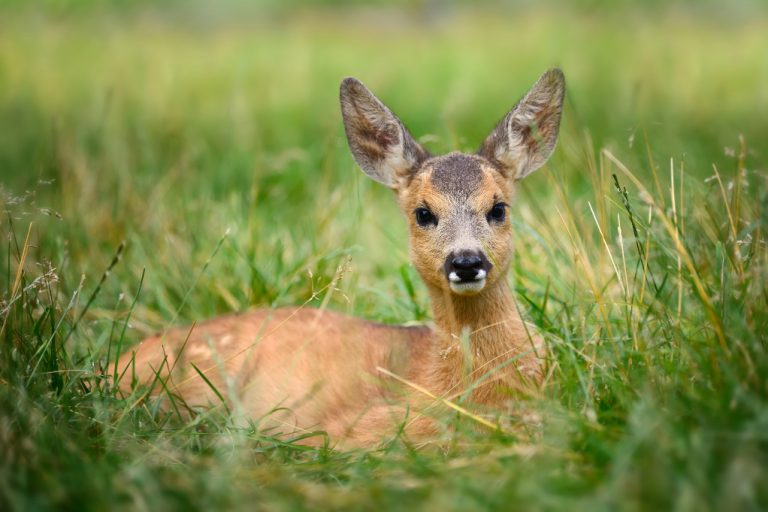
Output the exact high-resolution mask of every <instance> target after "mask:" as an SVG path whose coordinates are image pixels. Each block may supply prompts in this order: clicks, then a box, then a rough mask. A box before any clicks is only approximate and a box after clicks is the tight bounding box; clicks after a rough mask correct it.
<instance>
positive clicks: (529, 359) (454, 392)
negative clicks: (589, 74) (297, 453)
mask: <svg viewBox="0 0 768 512" xmlns="http://www.w3.org/2000/svg"><path fill="white" fill-rule="evenodd" d="M564 90H565V80H564V77H563V74H562V72H561V71H560V70H559V69H552V70H549V71H547V72H546V73H545V74H544V75H542V76H541V78H539V80H538V81H537V82H536V84H535V85H534V86H533V87H532V88H531V90H530V91H529V92H528V93H527V94H526V95H525V96H524V97H523V98H522V99H521V100H520V101H519V102H518V103H517V104H516V105H515V106H514V107H513V108H512V110H511V111H510V112H509V113H508V114H507V115H506V116H505V117H504V118H503V119H502V121H501V122H500V123H499V124H498V125H497V126H496V128H495V129H494V130H493V131H492V132H491V134H490V135H489V136H488V137H487V138H486V139H485V141H484V142H483V144H482V146H481V148H480V149H479V151H478V152H477V153H476V154H463V153H459V152H453V153H450V154H447V155H444V156H436V157H433V156H431V155H430V154H429V153H427V151H425V150H424V149H423V148H422V147H421V146H420V145H419V144H418V143H417V142H416V141H415V140H414V139H413V137H412V136H411V135H410V134H409V133H408V131H407V130H406V128H405V126H404V125H403V123H402V122H401V121H400V120H399V119H398V118H397V117H396V116H395V115H394V114H393V113H392V112H391V111H390V110H389V109H388V108H387V107H386V106H384V104H383V103H381V102H380V101H379V100H378V99H377V98H376V97H375V96H374V95H373V94H372V93H371V92H370V91H369V90H368V89H366V87H365V86H364V85H363V84H362V83H360V82H359V81H357V80H356V79H354V78H347V79H345V80H344V81H343V82H342V84H341V95H340V96H341V112H342V116H343V119H344V128H345V130H346V135H347V139H348V141H349V147H350V149H351V151H352V154H353V155H354V158H355V160H356V162H357V164H358V165H359V166H360V167H361V168H362V170H363V171H364V172H365V174H367V175H368V176H369V177H371V178H373V179H374V180H376V181H378V182H380V183H382V184H384V185H386V186H387V187H389V188H391V189H392V190H394V192H395V194H396V196H397V200H398V202H399V206H400V208H401V209H402V211H403V213H404V214H405V216H406V218H407V219H408V226H409V231H410V247H411V257H412V260H413V264H414V265H415V267H416V269H417V271H418V272H419V274H420V275H421V277H422V279H423V280H424V282H425V283H426V287H427V289H428V291H429V296H430V299H431V301H432V306H433V314H434V315H433V318H434V327H433V328H430V327H426V326H422V327H398V326H390V325H382V324H378V323H375V322H370V321H366V320H362V319H359V318H354V317H350V316H346V315H343V314H340V313H335V312H332V311H326V310H317V309H310V308H281V309H276V310H256V311H252V312H248V313H242V314H233V315H228V316H223V317H219V318H215V319H212V320H208V321H206V322H203V323H200V324H197V325H196V326H194V327H193V328H191V329H190V328H175V329H171V330H169V331H167V332H165V333H164V334H162V335H158V336H154V337H151V338H148V339H146V340H144V341H143V342H142V343H141V344H140V345H139V346H138V347H137V348H135V349H134V350H132V351H129V352H127V353H126V354H124V355H123V356H122V357H121V358H120V360H119V362H118V366H117V367H118V368H119V372H120V379H119V380H120V389H121V392H123V393H128V392H130V391H131V390H132V389H133V387H134V385H135V384H136V383H137V382H139V383H143V384H149V383H150V382H151V381H153V379H156V378H160V379H163V380H164V381H165V386H164V387H165V388H167V390H168V391H170V392H171V393H172V394H174V395H176V396H178V397H180V398H182V399H183V401H184V402H185V403H186V404H188V405H189V406H210V405H212V404H217V403H220V402H221V399H222V396H220V395H223V396H226V399H227V400H228V402H229V403H230V405H231V406H232V407H233V408H234V409H235V411H238V412H239V414H242V415H243V416H245V417H247V418H250V419H252V420H254V421H257V422H259V426H260V427H265V426H267V427H269V428H274V429H277V430H279V432H281V433H282V434H296V433H301V432H309V431H317V430H322V431H325V432H327V433H328V435H329V436H330V437H331V438H332V439H334V440H336V441H339V442H344V443H346V444H351V445H357V446H360V445H368V446H370V445H373V444H375V443H376V442H377V441H379V440H381V439H382V438H383V436H384V435H386V434H387V433H394V432H396V431H397V429H399V428H401V426H402V425H405V427H404V433H405V435H406V436H410V437H413V438H420V439H424V438H428V437H429V436H430V435H433V434H434V433H435V429H436V424H435V422H434V421H433V420H432V419H430V418H428V417H427V416H425V415H419V414H418V412H415V411H417V410H418V406H419V405H425V404H426V403H427V402H428V401H429V400H425V393H424V391H427V392H429V393H431V394H432V395H434V396H439V397H445V398H448V399H450V398H455V397H456V396H460V395H462V394H466V395H467V398H468V399H469V400H470V401H471V402H472V403H474V404H478V405H480V406H482V405H485V406H490V407H496V408H498V407H499V406H502V405H503V404H504V403H505V402H506V401H508V400H510V399H511V398H512V397H513V396H514V395H515V393H519V392H521V391H522V392H525V391H526V390H531V388H532V386H536V385H537V384H539V383H540V381H541V380H542V376H543V368H544V362H543V355H544V346H543V344H542V343H541V340H540V339H539V338H538V337H537V336H536V335H533V334H532V333H530V332H529V330H528V329H527V328H526V326H525V325H524V323H523V320H522V319H521V318H520V315H519V314H518V312H517V309H516V307H515V304H514V299H513V298H512V295H511V292H510V290H509V288H508V285H507V282H506V279H505V275H506V272H507V269H508V267H509V263H510V260H511V258H512V243H511V236H510V235H511V233H510V230H511V226H510V221H509V219H508V206H509V203H511V202H512V192H513V188H514V185H515V182H516V181H517V180H520V179H522V178H524V177H525V176H527V175H528V174H530V173H531V172H533V171H535V170H536V169H538V168H539V167H541V166H542V165H543V164H544V162H545V161H546V160H547V158H549V155H550V154H551V153H552V151H553V149H554V146H555V142H556V139H557V134H558V129H559V125H560V115H561V110H562V103H563V94H564ZM382 369H383V371H382ZM489 373H490V377H489V375H488V374H489ZM201 374H203V375H205V378H202V377H201ZM393 375H395V376H399V377H400V378H401V380H400V381H399V382H396V381H395V379H392V376H393ZM481 376H482V377H483V378H482V379H480V377H481ZM115 378H117V377H115ZM478 379H479V381H478ZM404 381H405V384H408V385H402V383H403V382H404ZM160 388H161V386H157V385H156V386H154V389H155V392H159V389H160ZM214 388H216V390H214ZM416 389H418V391H416ZM218 390H220V391H218ZM408 414H410V415H411V416H410V417H408ZM305 441H306V440H305ZM309 442H312V441H311V440H310V441H309Z"/></svg>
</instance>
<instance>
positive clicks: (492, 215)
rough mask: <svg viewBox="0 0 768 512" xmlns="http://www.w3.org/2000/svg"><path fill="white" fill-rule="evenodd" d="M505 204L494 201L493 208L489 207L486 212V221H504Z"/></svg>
mask: <svg viewBox="0 0 768 512" xmlns="http://www.w3.org/2000/svg"><path fill="white" fill-rule="evenodd" d="M506 206H507V205H506V204H504V203H496V204H495V205H493V208H491V211H489V212H488V222H491V221H496V222H504V217H505V216H506V213H507V210H506Z"/></svg>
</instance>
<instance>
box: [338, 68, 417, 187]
mask: <svg viewBox="0 0 768 512" xmlns="http://www.w3.org/2000/svg"><path fill="white" fill-rule="evenodd" d="M340 100H341V115H342V117H343V118H344V130H345V131H346V133H347V141H348V142H349V149H350V150H351V151H352V156H354V157H355V161H356V162H357V165H359V166H360V168H361V169H362V170H363V172H365V174H367V175H368V176H370V177H371V178H373V179H374V180H376V181H378V182H379V183H383V184H384V185H386V186H388V187H390V188H398V185H399V183H400V182H401V181H402V180H403V179H406V178H408V176H410V175H411V174H412V173H414V172H415V171H416V170H417V169H418V168H419V166H420V165H421V163H422V162H423V161H424V160H426V159H427V158H428V157H429V154H428V153H427V152H426V151H425V150H424V149H423V148H422V147H421V146H420V145H419V144H418V142H416V141H415V140H414V139H413V137H411V134H410V133H408V130H406V128H405V126H403V123H402V122H400V120H399V119H398V118H397V116H395V115H394V114H393V113H392V112H391V111H390V110H389V109H388V108H387V107H386V106H384V104H383V103H382V102H381V101H379V99H378V98H377V97H376V96H374V95H373V94H372V93H371V91H369V90H368V89H367V88H366V87H365V86H364V85H363V84H362V83H360V81H358V80H357V79H355V78H345V79H344V81H343V82H341V93H340Z"/></svg>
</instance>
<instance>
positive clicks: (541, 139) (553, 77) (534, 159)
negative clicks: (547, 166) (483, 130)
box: [478, 68, 565, 180]
mask: <svg viewBox="0 0 768 512" xmlns="http://www.w3.org/2000/svg"><path fill="white" fill-rule="evenodd" d="M564 93H565V77H564V76H563V72H562V71H560V70H559V69H556V68H555V69H550V70H549V71H547V72H546V73H544V74H543V75H542V76H541V78H539V80H538V81H537V82H536V84H535V85H534V86H533V87H531V90H530V91H528V94H526V95H525V96H524V97H523V99H521V100H520V101H519V102H518V103H517V105H515V106H514V107H513V108H512V110H510V111H509V113H508V114H507V115H506V116H505V117H504V119H502V120H501V122H500V123H499V124H498V125H497V126H496V128H495V129H494V130H493V132H491V134H490V135H489V136H488V138H486V139H485V142H483V145H482V147H481V148H480V151H478V154H479V155H481V156H483V157H485V158H487V159H489V160H492V161H495V162H496V163H498V164H499V165H500V167H501V168H502V170H503V171H504V172H505V173H506V174H507V175H508V176H509V177H510V178H511V179H513V180H520V179H522V178H524V177H526V176H527V175H529V174H531V173H532V172H533V171H535V170H536V169H538V168H539V167H541V166H542V165H544V162H546V161H547V159H548V158H549V155H551V154H552V150H553V149H555V142H557V132H558V130H559V128H560V114H561V112H562V110H563V95H564Z"/></svg>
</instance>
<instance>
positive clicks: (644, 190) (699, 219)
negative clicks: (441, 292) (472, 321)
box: [0, 2, 768, 510]
mask: <svg viewBox="0 0 768 512" xmlns="http://www.w3.org/2000/svg"><path fill="white" fill-rule="evenodd" d="M94 4H95V5H97V6H98V8H94V9H88V8H83V9H82V10H74V11H69V10H68V9H66V7H65V6H66V5H67V3H66V2H63V3H60V4H59V3H56V2H49V3H48V9H47V10H46V11H43V10H40V9H32V8H29V7H23V6H21V5H20V4H17V3H13V2H11V3H9V4H8V6H6V7H4V8H2V9H0V186H1V187H2V189H1V190H0V192H1V193H0V203H2V211H3V215H2V218H1V219H0V232H1V233H2V235H3V243H4V250H3V255H2V258H0V294H1V295H0V299H1V300H2V302H0V325H2V327H1V328H0V329H1V330H0V508H2V509H8V508H12V509H22V510H31V509H52V508H58V509H62V508H63V509H75V508H77V509H83V508H85V509H102V510H103V509H105V508H129V509H147V510H158V509H165V508H169V509H189V508H192V509H209V508H211V507H216V508H237V509H248V510H251V509H254V508H258V509H261V508H264V509H270V510H283V509H297V508H312V509H335V508H345V509H346V508H361V509H371V510H382V509H398V510H400V509H404V508H408V507H419V508H425V509H427V508H428V509H438V510H439V509H457V510H458V509H461V510H465V509H503V510H506V509H518V508H519V509H524V510H546V509H566V510H573V509H584V510H595V509H614V508H625V509H649V510H659V509H680V510H707V509H712V510H749V509H752V510H759V509H764V508H765V507H768V490H767V489H768V487H766V482H768V378H767V377H766V376H768V353H766V351H767V350H768V337H767V336H766V333H768V287H766V282H768V248H767V246H766V238H765V229H766V226H768V210H766V209H765V205H766V204H767V201H768V174H767V173H766V162H768V155H766V146H765V134H766V133H768V118H766V116H765V115H764V112H767V111H768V95H766V91H768V60H766V59H765V55H768V40H767V39H766V38H765V35H764V34H765V33H767V32H768V18H766V16H765V11H764V9H759V8H757V7H755V8H753V9H752V10H751V11H748V15H747V16H742V15H734V16H735V17H734V16H732V14H733V13H732V12H731V10H730V9H726V8H722V9H721V11H718V12H717V13H716V14H717V15H712V13H711V12H709V11H706V12H703V13H702V12H699V11H695V12H694V10H693V7H692V6H690V5H688V6H687V7H684V8H677V9H674V10H671V11H669V12H664V11H662V12H659V11H656V10H654V11H650V12H649V13H645V14H643V12H642V11H640V12H637V11H635V10H632V9H626V10H624V9H620V10H618V11H616V10H608V11H607V12H603V11H601V10H600V9H599V6H600V5H601V4H600V3H599V2H596V3H593V4H594V6H597V7H596V8H593V9H590V10H572V9H566V8H564V7H562V5H561V4H559V5H555V6H553V7H551V8H547V7H538V8H533V7H531V8H528V9H522V10H518V11H514V10H511V9H507V10H500V11H499V12H497V13H493V12H486V13H485V14H472V15H470V14H468V13H461V12H460V11H459V12H456V11H452V12H453V13H454V14H453V15H445V16H441V15H440V14H439V13H438V14H435V15H425V14H424V13H425V12H426V13H428V10H425V11H419V12H420V13H421V14H420V15H419V16H416V15H414V12H413V11H406V14H405V15H403V14H402V13H400V14H398V12H389V11H387V12H386V13H385V14H386V15H385V16H376V15H371V14H370V13H369V12H367V11H347V10H344V11H339V10H325V11H320V12H318V11H311V12H306V11H290V10H289V11H279V10H277V11H267V10H265V11H259V10H255V11H249V10H246V11H245V12H246V13H248V15H247V16H246V15H241V16H235V15H231V14H230V15H227V14H226V12H223V11H212V10H205V9H204V8H203V6H202V5H203V4H199V5H198V4H195V6H194V7H189V8H184V7H183V6H182V5H181V4H174V6H173V7H171V8H168V9H160V8H154V9H151V8H150V7H149V3H143V4H141V7H139V8H136V9H133V10H131V9H126V8H124V7H123V8H117V7H109V5H108V4H107V3H104V2H94ZM145 4H146V5H145ZM586 4H589V2H586ZM238 5H239V4H238ZM739 5H740V6H741V7H744V6H745V5H746V6H747V7H748V6H749V4H748V3H744V4H743V5H742V4H739ZM747 7H744V8H745V9H746V8H747ZM739 12H741V11H739ZM378 14H381V12H378ZM553 65H558V66H560V67H562V68H563V70H564V72H565V74H566V78H567V81H568V96H567V106H566V111H565V114H564V124H563V127H562V130H561V138H560V143H559V145H558V149H557V150H556V152H555V155H554V156H553V158H552V160H551V161H550V163H549V164H548V165H547V166H546V167H545V168H544V169H543V170H541V171H539V172H537V173H536V174H534V175H533V176H531V177H530V178H528V179H526V181H525V182H523V183H522V185H521V187H520V193H519V194H518V201H517V203H516V204H514V205H513V216H514V223H515V226H516V232H515V243H516V251H517V252H516V260H515V262H514V264H513V268H512V271H511V272H510V276H509V281H510V284H511V285H512V286H513V287H514V289H515V290H516V291H517V296H518V298H519V299H520V300H519V303H520V306H521V308H522V309H523V310H524V311H525V313H526V316H527V318H528V319H529V320H530V321H531V322H533V323H534V324H535V325H536V326H537V327H538V329H539V330H541V331H542V332H543V333H544V336H545V337H546V340H547V342H548V344H549V346H550V348H551V352H552V361H551V370H552V371H551V376H550V379H549V380H548V383H547V386H546V388H545V389H544V391H543V393H542V396H541V397H540V399H538V400H533V401H531V403H528V404H525V405H524V408H525V409H527V410H529V411H534V412H535V414H537V415H538V416H539V417H540V418H541V426H540V428H539V429H538V430H537V431H536V432H534V433H533V434H532V435H526V436H522V435H520V433H516V432H514V431H511V432H506V433H504V434H489V433H487V432H483V431H480V430H476V429H473V428H467V425H465V424H464V423H465V422H462V421H460V419H456V420H455V423H456V425H455V426H456V429H455V434H454V435H452V436H451V438H449V439H447V440H446V441H445V443H444V444H441V445H440V447H439V448H431V449H423V450H414V449H413V447H411V446H409V445H407V444H406V443H404V442H403V441H402V440H400V439H394V440H391V442H388V443H385V444H384V445H383V446H382V447H380V448H378V449H372V450H367V451H360V452H339V451H334V450H331V449H328V448H324V449H306V448H304V447H301V446H298V445H295V444H294V443H291V442H285V441H279V440H276V439H273V438H270V437H269V436H267V435H265V434H264V433H262V432H259V431H258V429H257V428H251V429H243V428H240V427H237V426H236V425H235V424H234V422H232V421H231V420H230V419H229V418H228V417H227V416H226V415H225V414H223V413H221V412H210V413H206V414H200V415H199V416H196V417H194V418H192V419H191V420H189V421H182V420H179V419H178V418H177V417H176V416H175V415H174V413H173V412H172V411H170V412H169V411H164V410H161V409H159V408H158V406H157V403H156V402H154V401H153V400H144V401H136V400H122V399H118V398H116V397H115V396H114V395H113V394H112V393H111V392H109V389H108V386H106V383H105V382H104V379H103V377H101V375H102V370H103V368H104V367H105V366H106V365H107V364H108V360H107V358H108V357H111V358H112V359H111V360H112V361H114V357H115V353H116V351H117V350H118V349H119V347H126V346H128V345H130V344H133V343H136V342H138V341H139V340H140V339H141V338H142V337H143V336H145V335H147V334H150V333H152V332H154V331H156V330H160V329H163V328H165V327H167V326H169V325H174V324H182V323H185V322H190V321H193V320H199V319H202V318H206V317H210V316H213V315H216V314H220V313H224V312H228V311H233V310H245V309H247V308H251V307H271V306H277V305H286V304H305V303H307V304H309V305H314V306H319V305H320V304H322V303H324V302H327V307H330V308H333V309H336V310H342V311H347V312H350V313H353V314H356V315H359V316H363V317H366V318H370V319H375V320H379V321H386V322H392V323H406V322H414V321H426V320H428V318H429V304H428V302H427V297H426V293H425V290H424V289H423V287H422V285H421V283H420V282H419V281H418V277H417V275H416V273H415V271H414V270H413V269H412V268H411V267H410V266H409V262H408V250H407V236H406V230H405V225H404V224H405V223H404V222H403V220H402V219H401V218H400V214H399V212H398V211H397V209H396V207H395V205H394V201H393V198H392V197H391V194H390V193H389V192H388V191H386V190H384V189H383V187H380V186H378V185H376V184H375V183H372V182H370V181H369V180H367V179H366V178H365V177H364V176H363V175H362V173H361V172H360V171H359V170H357V169H356V167H355V165H354V162H353V161H352V158H351V156H350V155H349V152H348V149H347V147H346V142H345V140H344V137H343V130H342V128H341V120H340V116H339V113H338V105H337V102H338V100H337V91H338V84H339V82H340V80H341V78H343V77H344V76H347V75H354V76H356V77H358V78H360V79H361V80H363V81H364V82H365V83H366V84H367V85H369V86H370V87H371V89H372V90H374V91H375V92H376V93H377V95H379V97H381V98H382V99H383V100H384V101H385V102H386V103H387V104H388V105H389V106H390V107H391V108H392V109H393V110H395V112H396V113H398V114H399V115H400V117H401V118H402V119H403V121H404V122H405V123H406V124H407V125H408V126H409V127H410V128H411V131H412V132H413V133H414V134H415V135H416V136H417V137H419V138H421V139H422V140H423V141H425V145H426V146H427V147H428V148H429V149H430V150H432V151H433V152H436V153H439V152H445V151H449V150H453V149H461V150H469V149H474V148H475V147H476V146H478V145H479V143H480V141H481V140H482V137H483V136H484V135H485V134H486V133H487V132H488V131H489V130H490V129H491V127H492V126H493V124H494V123H495V121H497V120H498V119H499V118H500V117H501V116H502V115H503V114H504V113H505V112H506V110H507V109H508V108H509V107H510V106H511V105H512V104H513V103H514V102H515V101H516V100H517V99H518V97H519V96H520V95H521V94H522V93H523V92H524V91H525V90H526V89H527V88H528V87H529V86H530V85H531V84H532V83H533V81H534V80H535V79H536V77H537V76H538V75H539V74H540V73H541V72H543V71H544V70H545V69H546V68H547V67H550V66H553ZM617 184H618V187H619V189H617V186H616V185H617ZM116 255H119V258H118V259H116V258H115V256H116ZM339 266H344V267H348V269H347V270H346V271H345V272H344V274H343V277H342V279H341V281H340V282H339V283H338V286H337V287H338V290H334V291H332V292H327V291H322V292H318V291H319V290H324V287H325V286H326V285H327V284H328V283H329V282H330V281H331V279H333V278H334V276H335V275H336V273H337V269H338V267H339ZM107 270H109V272H108V273H105V272H106V271H107ZM510 414H511V418H510V421H512V422H514V420H515V414H516V413H515V412H514V411H512V412H511V413H510Z"/></svg>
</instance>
